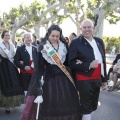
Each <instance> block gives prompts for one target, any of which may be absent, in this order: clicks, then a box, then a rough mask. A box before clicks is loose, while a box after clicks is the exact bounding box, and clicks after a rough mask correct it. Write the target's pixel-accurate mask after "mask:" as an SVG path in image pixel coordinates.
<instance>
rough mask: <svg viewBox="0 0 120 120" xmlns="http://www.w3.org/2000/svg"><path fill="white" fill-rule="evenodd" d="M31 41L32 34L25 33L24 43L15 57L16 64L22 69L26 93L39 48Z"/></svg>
mask: <svg viewBox="0 0 120 120" xmlns="http://www.w3.org/2000/svg"><path fill="white" fill-rule="evenodd" d="M31 43H32V36H31V34H30V33H26V34H24V44H23V45H22V46H20V47H19V48H18V49H17V51H16V54H15V57H14V64H15V65H16V66H17V67H18V68H19V69H20V78H21V83H22V86H23V89H24V92H25V95H26V93H27V90H28V86H29V83H30V80H31V76H32V73H33V72H34V61H35V59H36V57H34V56H35V55H37V48H36V47H34V46H32V45H31Z"/></svg>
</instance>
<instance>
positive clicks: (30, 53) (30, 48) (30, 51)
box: [26, 45, 34, 68]
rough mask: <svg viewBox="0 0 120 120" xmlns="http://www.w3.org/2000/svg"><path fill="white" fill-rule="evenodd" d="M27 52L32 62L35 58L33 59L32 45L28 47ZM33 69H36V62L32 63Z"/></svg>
mask: <svg viewBox="0 0 120 120" xmlns="http://www.w3.org/2000/svg"><path fill="white" fill-rule="evenodd" d="M26 50H27V52H28V53H29V55H30V60H33V57H32V46H31V45H30V46H28V45H26ZM31 67H32V68H34V62H32V64H31Z"/></svg>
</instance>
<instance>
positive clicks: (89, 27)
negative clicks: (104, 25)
mask: <svg viewBox="0 0 120 120" xmlns="http://www.w3.org/2000/svg"><path fill="white" fill-rule="evenodd" d="M80 30H81V32H82V35H83V36H84V37H85V38H86V39H88V40H92V38H93V37H92V36H93V32H94V24H93V22H92V21H91V20H90V19H85V20H83V21H82V23H81V28H80Z"/></svg>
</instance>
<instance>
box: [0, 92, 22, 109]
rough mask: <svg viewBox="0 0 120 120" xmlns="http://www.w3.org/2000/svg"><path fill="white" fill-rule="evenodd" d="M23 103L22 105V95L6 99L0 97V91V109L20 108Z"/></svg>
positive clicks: (0, 95)
mask: <svg viewBox="0 0 120 120" xmlns="http://www.w3.org/2000/svg"><path fill="white" fill-rule="evenodd" d="M23 103H24V96H23V95H16V96H9V97H6V96H4V95H2V94H1V91H0V107H5V108H8V107H9V108H14V107H17V106H20V105H21V104H23Z"/></svg>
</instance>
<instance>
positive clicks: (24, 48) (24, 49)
mask: <svg viewBox="0 0 120 120" xmlns="http://www.w3.org/2000/svg"><path fill="white" fill-rule="evenodd" d="M23 51H24V52H25V55H27V56H28V57H29V58H30V55H29V53H28V51H27V50H26V46H25V45H23Z"/></svg>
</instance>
